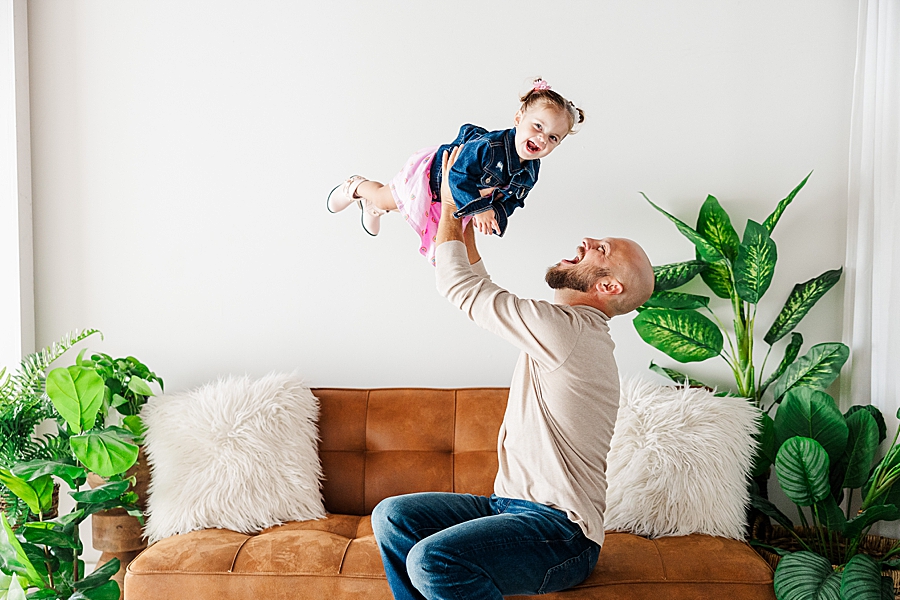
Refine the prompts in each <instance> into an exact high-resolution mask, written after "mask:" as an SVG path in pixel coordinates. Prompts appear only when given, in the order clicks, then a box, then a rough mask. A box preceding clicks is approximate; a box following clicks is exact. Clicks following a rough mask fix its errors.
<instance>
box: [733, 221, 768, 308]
mask: <svg viewBox="0 0 900 600" xmlns="http://www.w3.org/2000/svg"><path fill="white" fill-rule="evenodd" d="M777 259H778V251H777V250H776V249H775V242H773V241H772V238H770V237H769V234H768V232H767V231H766V229H765V227H763V226H762V225H760V224H759V223H756V222H754V221H747V226H746V227H745V228H744V241H743V242H741V246H740V249H739V250H738V256H737V259H736V260H735V261H734V288H735V290H736V291H737V293H738V296H739V297H740V298H741V300H743V301H744V302H749V303H750V304H756V303H757V302H759V299H760V298H762V297H763V295H764V294H765V293H766V290H768V289H769V284H771V283H772V276H773V275H774V274H775V262H776V260H777Z"/></svg>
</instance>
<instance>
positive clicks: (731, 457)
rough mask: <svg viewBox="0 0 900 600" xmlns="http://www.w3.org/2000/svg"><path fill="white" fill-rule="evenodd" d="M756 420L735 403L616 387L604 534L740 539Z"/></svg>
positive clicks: (752, 410)
mask: <svg viewBox="0 0 900 600" xmlns="http://www.w3.org/2000/svg"><path fill="white" fill-rule="evenodd" d="M760 417H761V415H760V412H759V410H758V409H757V408H756V407H755V406H753V404H751V403H750V402H749V401H747V400H744V399H742V398H731V397H725V398H717V397H715V396H714V395H713V394H712V393H711V392H709V391H707V390H704V389H698V388H685V387H665V386H659V385H655V384H651V383H646V382H642V381H639V380H631V381H624V382H623V383H622V396H621V400H620V405H619V416H618V420H617V421H616V429H615V433H614V434H613V438H612V442H611V446H610V450H609V458H608V470H607V479H608V482H609V488H608V490H607V495H606V501H607V512H606V528H607V529H610V530H617V531H628V532H631V533H636V534H639V535H645V536H649V537H661V536H669V535H687V534H690V533H705V534H708V535H714V536H721V537H727V538H733V539H743V538H744V522H745V520H746V514H745V510H746V506H747V504H748V503H749V497H748V492H747V474H748V472H749V470H750V468H751V462H752V460H753V453H754V449H755V445H756V442H755V440H754V437H753V436H754V434H755V432H756V430H757V422H758V421H759V419H760Z"/></svg>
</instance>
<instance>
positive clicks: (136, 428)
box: [122, 415, 147, 443]
mask: <svg viewBox="0 0 900 600" xmlns="http://www.w3.org/2000/svg"><path fill="white" fill-rule="evenodd" d="M122 424H123V425H124V426H125V427H126V428H127V429H128V431H130V432H131V433H132V434H133V435H134V436H135V438H136V439H137V440H138V443H140V439H142V438H143V437H144V434H145V433H147V426H146V425H144V422H143V421H142V420H141V418H140V417H139V416H138V415H128V416H127V417H124V418H123V419H122Z"/></svg>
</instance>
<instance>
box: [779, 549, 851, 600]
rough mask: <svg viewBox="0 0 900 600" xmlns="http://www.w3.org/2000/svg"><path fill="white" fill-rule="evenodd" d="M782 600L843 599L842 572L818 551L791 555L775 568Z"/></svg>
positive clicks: (780, 599)
mask: <svg viewBox="0 0 900 600" xmlns="http://www.w3.org/2000/svg"><path fill="white" fill-rule="evenodd" d="M775 597H776V598H778V600H841V574H840V573H836V572H835V571H834V569H833V568H832V567H831V564H829V562H828V561H827V560H826V559H825V558H823V557H821V556H819V555H818V554H815V553H814V552H806V551H801V552H794V553H792V554H788V555H787V556H785V557H784V558H782V559H781V561H779V563H778V568H777V569H775Z"/></svg>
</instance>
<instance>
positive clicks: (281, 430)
mask: <svg viewBox="0 0 900 600" xmlns="http://www.w3.org/2000/svg"><path fill="white" fill-rule="evenodd" d="M318 415H319V402H318V399H317V398H316V397H315V396H313V394H312V392H310V390H309V388H308V387H306V386H305V385H304V384H303V381H302V380H301V379H300V378H299V377H297V376H295V375H282V374H270V375H267V376H266V377H263V378H262V379H259V380H256V381H251V380H250V378H249V377H246V376H245V377H230V378H228V379H224V380H219V381H218V382H216V383H210V384H207V385H205V386H203V387H201V388H199V389H196V390H192V391H190V392H186V393H182V394H166V395H163V396H157V397H154V398H151V399H150V401H149V402H148V403H147V405H146V406H145V407H144V409H143V411H142V412H141V418H142V419H143V420H144V423H145V424H146V426H147V434H146V438H145V440H146V441H145V444H146V446H145V450H146V452H147V457H148V462H149V463H150V468H151V471H152V480H151V483H150V491H149V499H148V504H147V509H148V513H149V517H148V519H147V525H146V527H145V529H144V534H145V535H146V536H147V538H149V540H150V542H151V543H152V542H155V541H157V540H160V539H162V538H165V537H168V536H171V535H175V534H178V533H187V532H189V531H194V530H197V529H209V528H224V529H232V530H234V531H240V532H242V533H251V532H256V531H259V530H261V529H264V528H266V527H270V526H272V525H277V524H279V523H283V522H285V521H299V520H305V519H321V518H323V517H324V516H325V509H324V505H323V502H322V494H321V489H320V479H321V478H322V468H321V465H320V463H319V454H318V451H317V439H318V430H317V426H316V423H317V419H318Z"/></svg>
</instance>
